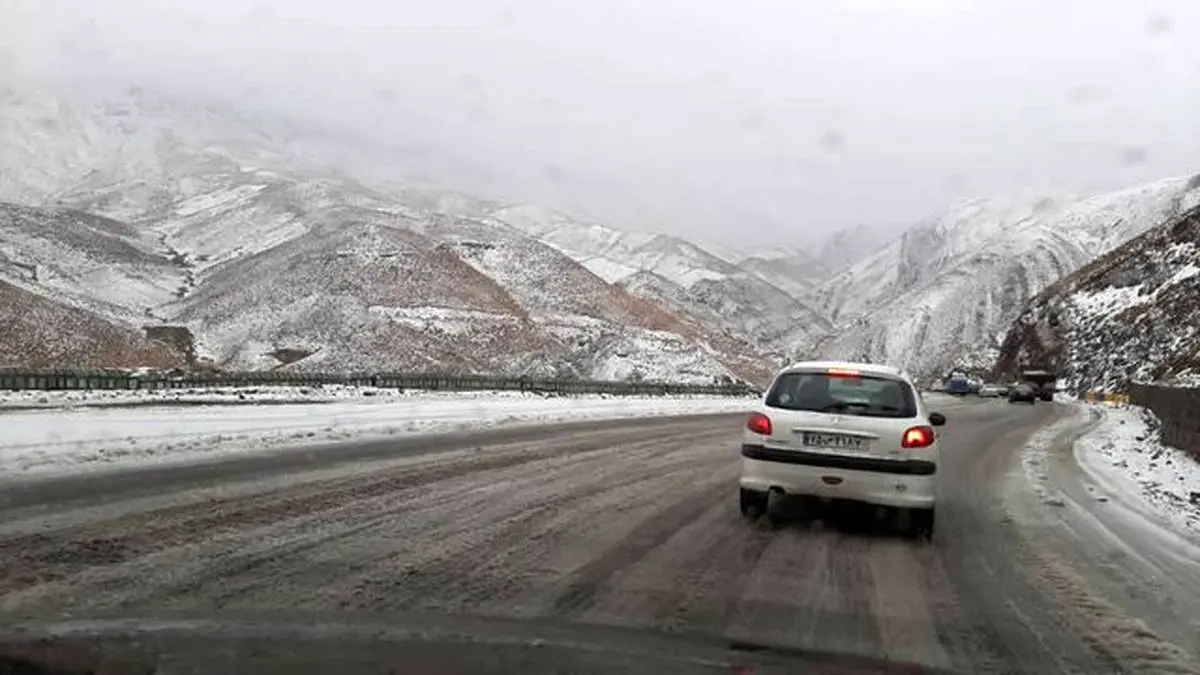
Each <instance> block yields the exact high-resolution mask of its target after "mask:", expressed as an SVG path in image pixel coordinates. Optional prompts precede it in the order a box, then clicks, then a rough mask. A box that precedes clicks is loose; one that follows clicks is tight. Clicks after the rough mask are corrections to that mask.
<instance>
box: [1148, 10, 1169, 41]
mask: <svg viewBox="0 0 1200 675" xmlns="http://www.w3.org/2000/svg"><path fill="white" fill-rule="evenodd" d="M1171 28H1172V26H1171V18H1170V17H1168V16H1164V15H1162V14H1155V15H1153V16H1151V17H1150V18H1149V19H1147V20H1146V33H1147V34H1149V35H1151V36H1153V37H1159V36H1162V35H1166V34H1167V33H1170V32H1171Z"/></svg>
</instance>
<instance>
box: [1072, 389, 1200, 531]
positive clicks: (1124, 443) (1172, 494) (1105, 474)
mask: <svg viewBox="0 0 1200 675" xmlns="http://www.w3.org/2000/svg"><path fill="white" fill-rule="evenodd" d="M1094 409H1096V410H1098V411H1099V412H1100V414H1101V416H1102V418H1101V421H1100V424H1099V426H1097V427H1096V428H1095V429H1093V430H1092V431H1091V432H1089V433H1087V434H1085V435H1084V436H1083V437H1081V438H1080V439H1079V440H1078V441H1077V442H1076V444H1075V457H1076V459H1077V461H1078V462H1079V465H1080V466H1082V467H1083V468H1084V469H1085V470H1087V471H1088V473H1089V474H1091V475H1092V476H1093V477H1094V478H1095V479H1096V481H1097V482H1099V483H1101V484H1103V485H1104V486H1105V487H1107V488H1108V489H1110V490H1111V491H1112V492H1114V493H1116V494H1119V495H1122V497H1123V499H1124V500H1125V501H1127V502H1128V503H1130V504H1137V505H1141V506H1143V507H1145V508H1146V510H1148V511H1149V512H1150V513H1152V514H1154V515H1157V516H1158V517H1159V518H1160V519H1161V520H1163V521H1164V522H1165V523H1167V524H1168V525H1169V526H1170V527H1171V528H1172V529H1174V530H1176V531H1178V532H1181V533H1185V534H1188V535H1197V534H1200V461H1197V460H1196V459H1195V458H1194V457H1192V456H1191V455H1188V454H1187V453H1185V452H1183V451H1182V450H1177V449H1175V448H1172V447H1168V446H1165V445H1163V444H1162V443H1161V442H1160V441H1159V440H1158V431H1157V430H1158V426H1159V422H1158V420H1157V419H1156V418H1155V416H1154V413H1152V412H1150V411H1149V410H1146V409H1145V408H1140V407H1137V406H1129V407H1121V408H1113V407H1107V406H1094Z"/></svg>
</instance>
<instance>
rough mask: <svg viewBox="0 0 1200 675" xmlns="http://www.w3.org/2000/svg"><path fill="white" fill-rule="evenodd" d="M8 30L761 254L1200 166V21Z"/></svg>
mask: <svg viewBox="0 0 1200 675" xmlns="http://www.w3.org/2000/svg"><path fill="white" fill-rule="evenodd" d="M0 26H3V27H0V49H3V48H4V46H5V45H8V48H7V50H5V51H3V52H0V64H7V65H9V66H16V67H17V68H19V69H21V70H22V71H24V72H27V73H28V72H31V71H33V72H36V73H37V74H38V76H39V77H44V78H46V79H47V81H50V80H56V81H59V80H62V79H64V78H73V79H75V80H80V79H90V80H93V81H97V82H113V83H116V84H118V85H119V84H122V83H124V82H131V83H133V82H136V83H138V84H142V85H143V86H150V87H153V88H155V89H157V90H161V91H163V92H165V93H169V94H171V95H182V96H194V97H197V98H205V97H212V96H219V97H222V98H225V99H229V100H233V101H237V102H239V104H242V105H245V106H247V107H267V108H270V109H272V110H278V111H282V112H284V113H286V114H287V115H289V116H291V117H294V118H299V119H310V120H319V121H321V122H322V123H323V124H328V125H330V126H331V127H336V128H340V129H343V130H347V131H350V132H352V133H355V134H358V135H360V136H364V137H368V138H370V140H371V143H372V145H373V147H375V148H376V149H377V150H378V149H380V148H395V150H394V151H391V150H389V151H387V154H388V155H390V156H392V157H393V158H394V159H395V161H396V167H398V168H397V170H401V169H403V170H405V171H407V172H409V173H410V174H414V175H415V174H424V175H426V176H428V177H429V178H432V179H435V180H438V181H441V182H443V183H446V184H448V185H451V186H455V187H458V188H462V189H465V190H468V191H471V190H475V191H480V190H482V191H489V192H493V193H495V192H500V193H503V194H505V195H506V196H507V197H510V198H513V199H520V200H526V201H534V202H543V203H549V204H550V205H553V206H559V207H567V208H570V209H573V210H576V211H577V212H579V211H586V212H587V213H589V214H591V215H594V216H595V217H600V218H604V219H607V220H612V221H614V224H617V225H621V226H625V227H628V228H630V229H656V230H667V231H671V232H674V233H677V234H683V235H690V236H693V237H699V238H707V239H712V240H718V241H723V242H731V243H737V244H743V245H745V244H747V243H750V242H755V243H763V244H771V243H801V242H805V241H811V240H812V239H813V238H814V236H816V235H818V234H820V233H824V232H828V231H830V230H833V229H836V228H841V227H846V226H850V225H856V224H868V225H876V226H887V227H900V226H903V225H907V224H911V223H912V222H913V221H916V220H919V219H921V218H922V217H925V216H928V215H931V214H933V213H936V212H937V211H938V210H940V209H942V208H944V207H945V206H947V205H948V204H949V203H950V202H953V201H955V200H957V199H960V198H966V197H1003V196H1019V195H1029V194H1036V195H1041V194H1059V193H1062V192H1064V191H1078V192H1092V191H1098V190H1103V189H1108V188H1115V187H1120V186H1123V185H1127V184H1131V183H1136V182H1139V181H1144V180H1149V179H1153V178H1158V177H1163V176H1167V175H1174V174H1181V173H1190V172H1192V171H1194V170H1200V2H1196V0H1179V1H1177V2H1166V1H1162V2H1142V1H1140V0H1052V1H1050V2H1046V1H1042V0H992V1H989V2H968V1H965V0H962V1H955V0H894V1H893V2H885V1H884V0H844V1H840V2H834V1H832V0H743V1H742V2H730V1H729V0H602V1H599V2H595V1H593V2H583V1H581V0H507V1H501V0H438V1H437V2H433V1H428V0H423V1H421V2H416V1H412V0H395V1H386V0H260V1H258V2H253V1H251V0H206V1H205V2H199V1H196V2H184V1H182V0H91V1H87V0H53V1H51V0H0ZM0 72H2V71H0ZM748 240H749V241H748Z"/></svg>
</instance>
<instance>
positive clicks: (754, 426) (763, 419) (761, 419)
mask: <svg viewBox="0 0 1200 675" xmlns="http://www.w3.org/2000/svg"><path fill="white" fill-rule="evenodd" d="M746 428H747V429H749V430H750V431H753V432H754V433H756V434H759V435H761V436H770V435H771V418H770V417H767V416H766V415H764V414H762V413H750V418H749V419H747V420H746Z"/></svg>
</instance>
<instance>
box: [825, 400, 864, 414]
mask: <svg viewBox="0 0 1200 675" xmlns="http://www.w3.org/2000/svg"><path fill="white" fill-rule="evenodd" d="M856 407H857V408H867V407H870V406H869V404H867V403H851V402H849V401H834V402H833V403H830V404H829V405H826V406H824V407H821V408H817V409H816V410H817V412H845V411H847V410H849V409H850V408H856Z"/></svg>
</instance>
